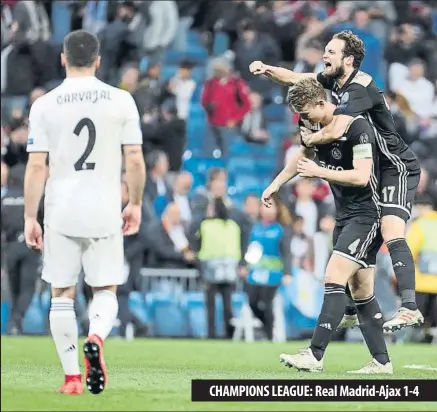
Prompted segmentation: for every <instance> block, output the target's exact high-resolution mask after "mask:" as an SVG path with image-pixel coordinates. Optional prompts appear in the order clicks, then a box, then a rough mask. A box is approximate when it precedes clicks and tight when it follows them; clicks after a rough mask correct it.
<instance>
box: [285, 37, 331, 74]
mask: <svg viewBox="0 0 437 412" xmlns="http://www.w3.org/2000/svg"><path fill="white" fill-rule="evenodd" d="M323 52H324V47H323V45H322V43H320V42H319V41H317V40H309V41H308V42H307V43H306V44H303V45H302V48H301V49H300V50H299V58H298V60H297V62H296V64H295V66H294V68H293V71H295V72H298V73H320V72H322V71H323V70H324V68H325V67H324V64H323Z"/></svg>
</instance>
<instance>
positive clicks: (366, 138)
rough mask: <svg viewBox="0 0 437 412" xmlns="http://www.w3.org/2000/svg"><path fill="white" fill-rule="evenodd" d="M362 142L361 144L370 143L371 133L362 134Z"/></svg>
mask: <svg viewBox="0 0 437 412" xmlns="http://www.w3.org/2000/svg"><path fill="white" fill-rule="evenodd" d="M360 143H361V144H365V143H369V135H368V134H367V133H361V134H360Z"/></svg>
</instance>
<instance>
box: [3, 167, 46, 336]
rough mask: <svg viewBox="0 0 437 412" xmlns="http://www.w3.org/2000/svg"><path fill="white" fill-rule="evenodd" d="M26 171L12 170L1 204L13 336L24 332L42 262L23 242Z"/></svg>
mask: <svg viewBox="0 0 437 412" xmlns="http://www.w3.org/2000/svg"><path fill="white" fill-rule="evenodd" d="M24 171H25V165H24V164H18V165H16V166H14V167H13V168H11V171H10V176H9V182H8V190H7V193H6V195H5V197H3V198H2V204H1V232H2V233H3V234H4V236H5V241H6V269H7V273H8V276H9V287H10V291H11V296H12V307H11V318H10V319H11V320H10V333H11V334H14V335H15V334H18V333H21V332H22V326H23V325H22V322H23V318H24V315H25V314H26V312H27V309H28V307H29V305H30V303H31V301H32V298H33V294H34V292H35V284H36V281H37V279H38V275H39V272H38V267H39V262H40V254H39V253H38V252H37V251H34V250H31V249H29V248H28V247H27V246H26V243H25V241H24V220H23V216H24ZM2 172H3V171H2Z"/></svg>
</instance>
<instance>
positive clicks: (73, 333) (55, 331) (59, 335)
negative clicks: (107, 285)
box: [49, 287, 82, 395]
mask: <svg viewBox="0 0 437 412" xmlns="http://www.w3.org/2000/svg"><path fill="white" fill-rule="evenodd" d="M74 292H75V288H74V287H70V288H52V300H51V306H50V315H49V322H50V331H51V334H52V337H53V341H54V342H55V346H56V351H57V352H58V356H59V359H60V361H61V364H62V369H63V370H64V374H65V382H64V385H62V386H61V387H60V388H59V389H58V392H60V393H64V394H69V395H73V394H81V393H82V390H81V388H82V382H81V373H80V368H79V358H78V352H77V345H78V330H77V323H76V313H75V310H74Z"/></svg>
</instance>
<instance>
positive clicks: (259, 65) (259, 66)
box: [249, 60, 267, 75]
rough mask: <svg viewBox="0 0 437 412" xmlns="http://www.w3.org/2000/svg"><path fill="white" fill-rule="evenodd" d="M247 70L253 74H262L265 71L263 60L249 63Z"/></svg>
mask: <svg viewBox="0 0 437 412" xmlns="http://www.w3.org/2000/svg"><path fill="white" fill-rule="evenodd" d="M249 71H250V72H251V73H252V74H255V75H259V74H264V73H265V72H266V71H267V66H266V65H265V64H264V63H263V62H261V61H259V60H256V61H254V62H252V63H250V65H249Z"/></svg>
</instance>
